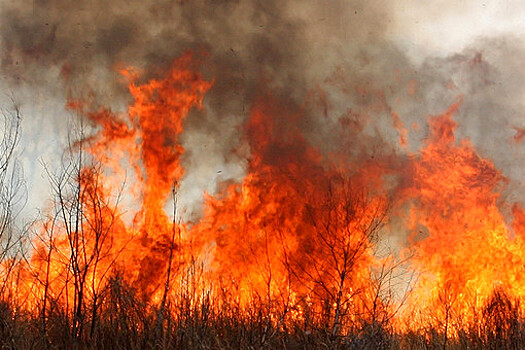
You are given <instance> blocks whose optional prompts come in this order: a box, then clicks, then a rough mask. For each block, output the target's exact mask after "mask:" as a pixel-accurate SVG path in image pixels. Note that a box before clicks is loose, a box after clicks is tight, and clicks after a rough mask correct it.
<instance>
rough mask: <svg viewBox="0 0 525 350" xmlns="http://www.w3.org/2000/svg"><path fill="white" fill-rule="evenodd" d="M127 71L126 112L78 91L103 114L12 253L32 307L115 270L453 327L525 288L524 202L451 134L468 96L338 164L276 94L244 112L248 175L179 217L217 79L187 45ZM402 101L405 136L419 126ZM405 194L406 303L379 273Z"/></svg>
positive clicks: (285, 311)
mask: <svg viewBox="0 0 525 350" xmlns="http://www.w3.org/2000/svg"><path fill="white" fill-rule="evenodd" d="M122 74H123V75H124V76H126V77H127V78H128V79H129V92H130V94H131V96H132V98H133V101H134V102H133V103H132V104H131V105H130V106H129V108H128V111H127V113H126V114H122V115H121V114H116V113H113V112H112V111H110V110H106V109H100V110H96V111H91V110H89V108H88V107H87V104H86V103H85V102H82V101H71V102H70V103H69V104H68V106H69V108H70V109H72V110H75V111H78V113H80V114H81V115H82V116H83V117H84V118H87V119H88V120H90V121H91V123H93V124H94V125H96V126H97V128H98V129H97V132H96V133H95V134H93V135H91V136H88V137H85V138H84V139H82V140H80V141H79V143H78V144H77V145H75V147H76V146H78V147H77V150H78V152H77V154H76V156H77V157H80V156H81V155H83V157H84V159H80V160H79V161H78V162H76V163H75V162H73V163H71V164H72V165H71V167H70V168H68V169H67V170H68V171H69V173H68V174H66V175H64V176H57V177H56V178H54V180H53V183H52V184H53V187H54V190H55V193H56V197H57V199H56V206H55V207H54V208H53V209H52V210H51V211H50V214H49V219H48V220H45V222H44V223H43V224H41V225H40V226H39V233H38V235H37V238H36V239H35V241H34V246H35V249H34V252H33V253H32V255H31V258H30V259H29V260H28V261H27V262H26V263H23V264H21V265H20V266H19V267H17V268H13V267H12V266H8V265H9V264H6V266H5V267H6V269H7V270H9V271H13V273H12V275H13V276H15V275H16V278H15V277H12V278H11V280H12V281H13V283H12V285H13V287H12V288H15V289H16V291H15V290H13V293H15V292H16V293H18V295H20V296H22V297H21V300H24V302H25V303H24V307H26V308H28V309H31V308H33V307H36V306H37V305H41V304H42V303H46V301H47V300H51V299H52V300H54V301H55V302H58V303H60V306H57V305H53V307H62V308H64V310H65V312H66V313H74V312H75V310H76V308H82V307H83V303H84V302H85V301H86V300H88V299H89V300H96V299H97V298H103V295H104V293H105V291H106V290H107V287H108V285H109V283H110V281H111V278H113V277H114V276H115V275H119V276H121V278H123V279H124V280H125V281H126V283H129V284H130V285H132V286H133V287H134V288H135V289H136V290H137V292H138V293H140V295H141V296H142V298H143V299H144V300H149V301H153V302H156V303H159V302H160V301H161V300H163V299H164V300H165V299H166V298H167V297H173V298H175V297H176V296H177V295H179V294H180V292H181V290H182V289H183V288H186V287H188V285H189V284H191V283H193V287H192V288H194V291H195V292H196V293H200V295H204V294H207V293H208V294H209V295H220V294H222V295H226V296H227V298H229V299H230V300H236V301H237V302H238V303H239V304H240V305H243V306H247V305H249V304H250V303H253V302H254V300H257V301H258V302H260V303H261V304H262V305H266V306H268V310H270V311H271V312H270V313H271V314H272V315H273V316H271V317H274V319H275V320H277V321H275V322H279V321H278V320H279V319H281V318H279V317H276V316H275V315H281V316H282V318H284V317H290V318H295V319H298V318H305V317H307V315H313V316H308V317H313V318H316V319H317V320H319V322H326V323H327V324H329V327H330V328H331V329H332V330H333V332H334V334H335V333H338V332H342V331H344V330H345V329H348V328H350V327H352V326H353V323H354V322H357V320H358V319H359V320H367V321H370V322H373V321H377V319H378V317H389V318H392V317H396V319H397V324H398V325H399V327H404V326H408V327H409V328H411V327H418V326H420V325H421V324H422V323H424V322H427V321H428V319H425V317H428V315H430V314H432V315H433V316H432V317H434V318H435V319H434V321H431V322H437V323H439V322H441V323H442V322H444V320H445V319H446V318H449V317H452V315H455V316H457V317H456V319H461V320H462V322H464V323H463V324H455V325H453V327H461V326H463V325H465V324H468V323H469V322H473V321H474V320H475V318H476V317H477V315H478V314H477V313H478V312H479V310H480V308H481V307H483V306H484V305H485V304H486V303H487V302H488V300H489V299H490V297H491V296H492V295H493V293H494V291H495V290H496V291H504V292H505V293H508V294H509V295H511V296H513V297H519V298H521V297H524V296H525V280H524V277H522V276H523V273H522V272H523V271H522V270H523V266H525V243H524V241H523V237H524V234H525V229H524V227H525V226H524V225H525V214H524V210H523V209H522V208H521V207H520V206H519V205H517V204H516V205H513V204H512V203H504V199H503V198H501V195H500V191H501V189H502V188H503V186H505V183H506V179H505V177H504V176H503V175H502V173H501V172H500V171H499V170H498V169H497V168H496V167H495V166H494V164H493V163H492V162H491V161H490V160H488V159H484V158H483V157H481V156H480V155H479V154H478V153H477V152H476V150H475V149H474V146H473V145H472V144H471V143H470V142H469V141H468V140H462V141H460V142H458V141H457V140H456V139H455V135H454V132H455V128H456V122H455V121H454V120H453V117H454V114H455V113H456V111H457V109H458V108H460V104H461V103H460V102H458V103H456V104H454V105H453V106H451V107H450V108H449V109H448V110H447V111H446V112H445V113H444V114H443V115H440V116H436V117H432V118H430V119H429V122H428V123H429V126H430V134H429V135H428V137H427V139H426V142H425V144H424V145H423V146H422V148H421V149H420V150H419V151H418V152H415V153H413V154H408V157H406V155H405V157H404V158H403V160H399V162H401V163H403V165H404V166H403V167H402V169H401V167H399V169H397V168H396V169H397V170H393V169H392V168H390V169H388V168H387V167H383V166H378V164H379V163H380V162H384V161H385V160H384V159H383V160H380V159H377V160H370V159H367V160H366V161H365V160H363V161H356V160H353V163H351V162H349V161H348V162H346V163H345V162H344V161H343V162H340V161H338V162H337V165H336V164H334V162H333V159H341V158H344V157H338V155H333V154H331V155H326V154H323V153H322V152H321V151H320V150H319V149H318V148H316V147H315V145H312V144H310V142H309V141H308V139H307V137H306V136H305V135H304V134H303V133H302V132H301V128H300V127H299V125H300V124H301V123H302V122H304V121H305V115H304V113H303V112H302V111H301V110H300V108H292V107H291V105H292V104H291V103H289V101H287V99H286V98H285V97H280V96H274V95H272V93H270V92H267V93H264V94H262V95H261V96H259V97H258V98H257V99H256V100H255V101H256V102H254V103H253V105H252V106H251V111H250V117H249V119H248V121H247V122H246V123H245V124H244V125H243V127H242V130H243V132H244V135H245V139H244V141H245V142H246V143H247V144H248V146H249V149H250V155H249V158H248V162H247V170H246V176H245V177H244V179H243V180H242V181H241V182H240V183H236V184H230V185H229V186H227V187H226V188H224V190H223V191H221V192H220V193H218V194H216V195H209V194H206V195H205V205H204V209H203V217H202V218H201V219H200V220H199V221H198V222H195V223H189V222H188V223H179V222H177V219H176V218H174V217H172V215H171V214H168V213H167V212H166V210H165V207H166V204H167V202H168V200H170V194H171V193H172V192H173V191H176V189H177V186H178V183H179V182H180V181H181V179H182V178H183V176H184V168H183V166H182V164H181V159H180V158H181V155H182V154H183V152H184V149H183V147H182V146H181V144H180V141H179V136H180V135H181V133H183V123H184V119H185V118H186V116H187V115H188V113H189V112H190V111H191V109H192V108H202V106H203V99H204V98H205V94H206V92H207V91H208V90H209V89H210V88H212V82H210V81H207V80H206V79H205V78H204V77H203V76H202V75H201V74H200V73H198V60H197V59H196V58H195V56H194V55H192V54H190V53H187V54H185V55H183V56H182V57H181V58H179V59H177V60H176V61H175V62H174V63H173V65H172V67H171V69H170V70H169V71H168V72H167V73H166V75H165V76H164V77H163V78H159V79H152V80H150V81H149V82H147V83H138V81H139V80H140V74H139V73H137V72H135V71H133V70H132V69H128V70H124V71H123V72H122ZM392 115H393V127H394V128H396V129H398V130H399V132H400V136H399V142H400V143H401V145H402V146H403V149H404V150H405V151H406V144H407V137H408V136H407V135H408V133H409V131H408V130H407V129H406V128H405V127H404V124H403V123H402V121H401V118H400V116H399V115H398V114H396V113H393V114H392ZM340 122H341V125H344V123H343V122H344V120H341V121H340ZM347 124H348V123H347ZM348 127H351V125H350V124H349V126H348ZM85 152H87V154H84V153H85ZM406 152H408V151H406ZM85 159H89V162H86V161H85ZM400 159H401V156H400ZM87 163H89V164H95V165H89V166H87V165H86V164H87ZM130 170H131V171H133V173H134V180H133V181H134V183H133V188H135V189H134V190H133V191H134V193H135V194H136V197H137V198H139V203H135V205H137V207H138V209H137V210H136V212H134V215H133V219H132V220H131V222H128V221H129V220H126V219H125V218H124V217H123V212H124V211H123V208H121V205H120V203H119V202H118V198H119V197H118V196H117V195H116V194H115V193H116V192H118V190H119V183H120V182H122V181H123V179H124V178H126V173H127V171H130ZM387 175H395V176H397V177H398V178H400V179H401V180H402V181H399V183H398V184H397V185H396V187H395V188H394V189H392V188H391V187H392V186H389V188H387V186H386V184H384V183H383V182H382V181H378V180H377V179H381V178H382V177H384V176H387ZM369 177H374V178H375V179H376V180H375V181H368V178H369ZM383 187H384V188H383ZM115 198H117V200H115ZM406 204H408V205H409V206H410V211H409V215H408V217H405V218H400V219H401V220H402V221H403V222H404V225H405V228H406V229H407V230H410V231H411V232H412V235H411V238H410V239H409V246H408V247H406V248H405V249H404V251H403V252H402V254H401V255H403V256H409V257H410V258H409V260H408V265H409V268H410V269H411V270H413V271H415V273H416V276H417V279H416V280H414V281H412V282H413V283H412V284H413V285H412V288H411V290H410V291H409V294H408V296H407V299H406V300H405V299H403V301H402V305H397V304H396V303H399V302H400V301H399V300H397V301H393V300H391V299H389V298H388V297H385V295H386V294H385V288H387V287H385V285H388V283H382V281H380V280H378V277H377V274H376V273H375V272H377V270H378V268H380V267H381V266H383V268H384V266H385V262H386V261H390V262H392V261H396V259H398V258H397V257H394V256H389V257H386V258H384V257H383V258H379V257H377V256H376V254H375V248H376V245H377V242H379V241H380V240H381V239H382V237H381V235H382V234H383V231H382V226H383V224H385V223H387V222H388V220H390V219H391V218H392V216H394V215H398V214H397V213H398V212H399V211H396V210H390V209H392V208H399V207H401V206H403V205H406ZM505 205H506V206H507V207H512V216H513V217H514V219H513V220H512V219H511V218H509V216H510V213H504V212H503V211H502V208H504V207H505ZM510 222H512V224H510ZM394 265H395V264H394ZM15 270H16V271H15ZM380 276H381V278H384V276H385V274H382V275H380ZM15 281H17V283H15ZM95 305H96V303H95ZM46 307H51V306H46V305H45V304H44V310H45V309H46ZM398 310H400V311H398ZM44 312H45V311H44ZM414 314H416V315H418V317H419V318H417V319H415V318H414V317H413V315H414ZM409 316H410V317H409ZM418 322H422V323H421V324H418ZM441 323H439V324H441Z"/></svg>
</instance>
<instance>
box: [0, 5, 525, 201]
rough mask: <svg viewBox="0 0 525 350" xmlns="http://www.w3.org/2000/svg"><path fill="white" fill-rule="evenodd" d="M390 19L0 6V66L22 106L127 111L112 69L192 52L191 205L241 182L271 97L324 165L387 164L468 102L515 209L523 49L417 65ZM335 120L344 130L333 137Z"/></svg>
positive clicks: (477, 49)
mask: <svg viewBox="0 0 525 350" xmlns="http://www.w3.org/2000/svg"><path fill="white" fill-rule="evenodd" d="M393 14H395V8H394V7H393V6H392V5H390V2H373V3H363V2H360V1H350V2H327V1H320V0H319V1H307V2H287V1H265V2H258V1H203V0H199V1H181V2H174V1H151V2H149V1H143V2H135V3H130V2H126V1H111V2H107V1H94V0H91V1H86V0H84V1H77V2H75V3H71V2H68V1H34V2H32V3H30V4H28V3H26V2H6V3H4V4H3V5H2V12H1V16H2V19H1V23H2V27H1V29H2V34H1V35H2V38H1V40H2V47H3V50H2V56H1V69H2V74H3V80H4V84H6V86H9V87H10V89H11V90H13V91H15V93H16V92H18V93H19V96H20V97H19V98H20V99H23V98H24V97H25V96H35V95H36V96H40V100H45V99H52V100H56V101H63V100H64V98H81V97H82V98H89V99H90V100H91V101H92V103H93V105H94V108H95V106H109V107H111V108H113V109H115V110H119V109H121V108H122V106H123V105H124V104H125V103H126V102H127V101H128V100H129V95H128V93H127V89H126V86H125V85H126V84H124V83H123V79H122V77H121V76H120V73H118V70H119V69H121V68H123V67H127V66H133V67H135V68H137V69H139V70H140V71H142V72H143V74H142V75H141V77H142V78H143V79H144V80H146V79H149V78H151V77H156V76H159V75H162V74H163V72H164V71H165V70H166V69H167V68H168V66H169V65H170V64H171V62H172V61H173V59H174V58H176V57H178V56H180V55H181V54H182V53H183V52H184V51H185V50H192V51H193V52H196V53H197V55H200V56H201V59H202V61H203V62H204V64H203V68H202V70H203V73H204V74H205V76H206V77H208V78H209V79H213V81H214V84H213V87H212V89H211V90H210V91H209V93H208V94H207V95H206V99H205V101H204V103H205V107H206V108H205V109H204V110H203V111H202V112H199V111H193V112H192V113H191V114H190V116H189V117H188V119H187V120H186V122H185V134H184V135H183V136H182V137H183V139H182V144H183V146H184V148H185V149H186V152H185V154H184V156H183V165H184V167H185V169H186V176H185V180H184V182H183V184H182V186H183V190H182V191H181V193H182V196H187V198H188V202H191V201H193V200H194V199H195V198H199V197H200V195H201V193H202V190H203V189H205V190H207V191H210V192H214V191H215V190H216V186H217V184H218V183H220V182H222V181H225V180H228V179H229V178H232V179H233V180H238V179H239V178H241V177H242V176H243V173H244V170H245V169H244V168H245V166H246V162H245V158H246V156H247V154H246V152H244V151H243V150H244V149H246V147H245V145H246V140H243V137H242V136H241V134H242V133H241V132H240V130H241V127H240V126H241V125H242V124H243V122H244V121H245V120H246V118H247V116H248V115H249V112H250V108H251V105H252V103H253V102H254V99H255V98H257V97H258V96H260V95H261V94H262V93H267V92H270V93H271V94H272V95H273V96H276V97H284V98H286V101H287V103H288V104H289V105H290V106H291V107H290V106H289V107H290V108H293V109H295V110H297V111H299V110H301V111H302V113H305V114H306V115H307V117H306V118H304V119H302V120H301V122H300V125H299V127H300V129H301V130H302V132H303V134H304V135H306V136H307V137H308V139H309V140H310V142H311V143H312V144H314V145H315V146H316V147H318V148H320V149H321V151H322V152H324V153H325V154H326V155H329V154H331V153H333V152H334V151H336V150H337V151H338V152H340V151H341V150H344V152H346V153H347V156H348V157H350V158H352V157H354V158H355V157H358V158H363V157H373V158H374V159H378V158H385V159H386V160H388V159H389V157H390V156H392V155H393V154H396V155H397V156H401V157H402V156H403V155H404V154H406V153H407V152H414V151H416V150H417V149H418V148H419V147H420V145H421V141H422V140H423V139H424V138H425V137H426V135H427V134H428V126H427V123H426V119H427V117H428V116H429V115H436V114H439V113H442V112H443V111H444V110H446V109H447V108H448V106H449V105H451V104H452V103H454V102H455V101H457V100H458V99H462V101H463V102H462V103H461V105H460V107H459V109H458V112H457V114H456V116H455V118H456V119H457V121H458V124H459V127H458V138H459V139H461V138H469V139H471V140H472V142H473V143H474V144H475V145H476V147H477V149H478V150H479V152H480V153H481V155H482V156H484V157H488V158H490V159H492V160H493V161H494V162H495V163H496V165H497V166H498V167H499V168H500V169H502V170H503V173H504V175H505V176H506V177H508V178H509V179H510V183H511V186H510V187H509V189H511V190H510V191H508V194H507V196H509V197H512V200H514V201H515V200H519V199H520V198H523V183H522V181H523V178H524V177H525V174H524V173H523V168H522V167H521V166H520V164H521V162H519V161H516V160H517V159H521V160H522V159H523V153H524V151H525V150H524V147H525V146H524V143H523V142H521V141H520V138H519V137H515V136H516V135H517V134H519V132H520V130H522V128H523V127H524V125H523V122H522V120H523V118H522V113H523V112H524V108H523V105H522V103H520V102H519V101H520V100H521V98H522V95H523V87H522V84H521V82H522V81H523V79H522V78H523V77H522V75H523V73H522V70H521V69H519V66H520V64H521V62H522V58H523V56H524V52H525V50H523V43H522V42H519V41H518V39H516V38H510V37H509V38H491V39H479V40H478V41H477V42H475V43H472V45H471V47H470V48H467V49H465V50H464V51H462V52H459V53H457V54H454V55H449V56H447V57H436V58H430V57H429V58H427V59H424V60H419V61H421V62H423V63H414V62H415V61H414V60H412V59H411V58H410V57H408V56H407V55H406V53H405V51H404V50H403V49H402V48H401V47H400V46H399V45H397V44H396V42H394V41H393V40H392V39H391V36H390V35H389V33H390V31H391V30H392V29H391V27H392V24H394V23H395V21H396V18H395V16H394V15H393ZM23 91H24V92H23ZM27 91H29V92H27ZM22 103H24V104H25V101H22ZM60 103H62V102H60ZM53 112H54V111H53ZM37 114H38V113H37ZM41 114H42V115H43V116H42V117H40V118H38V117H36V116H32V115H31V113H29V115H28V116H27V117H26V121H25V124H26V128H27V129H31V125H32V123H33V119H32V118H34V119H36V120H40V121H42V120H47V119H44V118H49V120H50V121H51V124H52V125H53V127H51V130H48V132H50V133H53V132H56V131H53V129H58V130H59V131H60V130H61V129H62V130H63V129H65V128H64V127H63V126H62V125H66V124H67V123H66V122H65V118H64V117H60V118H57V117H55V118H51V117H49V116H44V114H46V111H41ZM58 114H61V113H60V112H58ZM355 116H359V120H357V118H356V117H355ZM341 120H344V121H346V122H347V125H349V126H350V127H347V128H345V129H344V132H345V133H346V134H345V135H344V137H337V135H338V133H339V134H340V133H342V131H341V128H340V127H339V123H340V122H341ZM287 122H288V121H287V120H286V119H284V118H283V123H287ZM283 127H284V125H283ZM349 134H350V136H349ZM334 136H336V137H334ZM339 136H341V135H339ZM39 142H40V143H45V142H46V140H43V139H41V140H40V141H39ZM28 149H29V155H30V156H33V157H35V158H38V157H40V155H39V154H38V150H37V149H34V147H31V146H28ZM234 150H235V152H234ZM31 152H33V153H34V154H31ZM397 159H399V157H397ZM32 163H33V164H34V162H32ZM384 164H385V166H391V167H392V168H396V167H399V166H400V164H388V161H385V163H384ZM30 172H32V171H30Z"/></svg>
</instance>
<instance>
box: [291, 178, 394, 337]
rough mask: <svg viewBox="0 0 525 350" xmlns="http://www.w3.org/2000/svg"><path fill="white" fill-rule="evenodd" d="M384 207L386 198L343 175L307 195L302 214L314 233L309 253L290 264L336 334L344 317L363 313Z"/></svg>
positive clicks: (308, 246)
mask: <svg viewBox="0 0 525 350" xmlns="http://www.w3.org/2000/svg"><path fill="white" fill-rule="evenodd" d="M386 212H387V202H386V200H385V199H384V198H383V197H381V196H376V197H374V196H371V195H369V194H368V193H367V192H366V191H365V190H364V189H361V188H358V187H357V186H356V185H354V184H353V183H352V181H351V180H350V179H348V178H344V177H343V176H338V177H334V178H332V179H329V180H328V181H327V182H326V183H325V190H324V191H318V192H316V193H314V194H313V195H306V203H305V209H304V215H305V221H306V223H307V224H308V225H309V227H310V234H309V235H308V236H307V239H308V242H306V243H305V246H306V248H305V255H303V256H299V257H298V259H297V257H293V256H292V257H291V259H292V261H291V264H292V266H293V270H294V271H295V276H296V277H297V278H298V279H299V281H300V282H301V283H302V284H303V285H304V286H306V287H307V288H308V289H309V291H310V292H311V293H312V294H313V296H314V297H315V298H316V299H317V301H318V305H322V306H321V307H322V308H323V310H320V312H321V319H323V320H324V321H323V322H327V326H328V327H329V329H330V332H331V334H332V335H333V336H336V335H338V334H339V333H340V331H341V327H342V325H343V324H344V321H345V320H346V321H349V320H351V319H358V318H359V317H360V316H362V314H361V313H362V312H363V307H362V305H360V304H362V303H363V302H364V301H363V296H364V295H365V289H366V288H368V287H369V284H368V283H369V281H370V278H369V277H370V276H369V275H363V274H364V273H365V272H366V271H368V268H369V266H370V265H369V264H370V261H371V258H372V256H371V254H372V247H373V244H374V242H375V241H376V240H377V236H378V233H379V230H380V228H381V227H382V224H383V222H384V218H385V216H386ZM294 259H295V261H293V260H294ZM375 301H376V302H378V300H377V299H376V300H375ZM348 316H352V317H348Z"/></svg>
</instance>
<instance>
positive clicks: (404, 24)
mask: <svg viewBox="0 0 525 350" xmlns="http://www.w3.org/2000/svg"><path fill="white" fill-rule="evenodd" d="M396 2H397V3H398V4H397V5H396V9H397V13H396V14H395V18H397V21H396V22H395V23H394V25H393V31H392V33H391V34H392V37H393V38H395V39H396V40H397V41H398V42H400V43H401V44H402V45H403V46H404V47H406V48H407V49H408V50H410V52H411V53H413V54H412V55H411V56H412V57H414V58H421V55H422V54H430V55H439V56H441V55H442V56H446V55H449V54H450V53H453V52H457V51H461V49H462V48H464V47H465V46H467V45H468V44H469V43H472V41H473V40H475V39H477V38H478V37H487V36H497V35H501V34H505V35H508V34H512V35H516V36H520V37H523V36H525V1H522V0H507V1H482V0H463V1H458V0H430V1H418V0H403V1H396Z"/></svg>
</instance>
